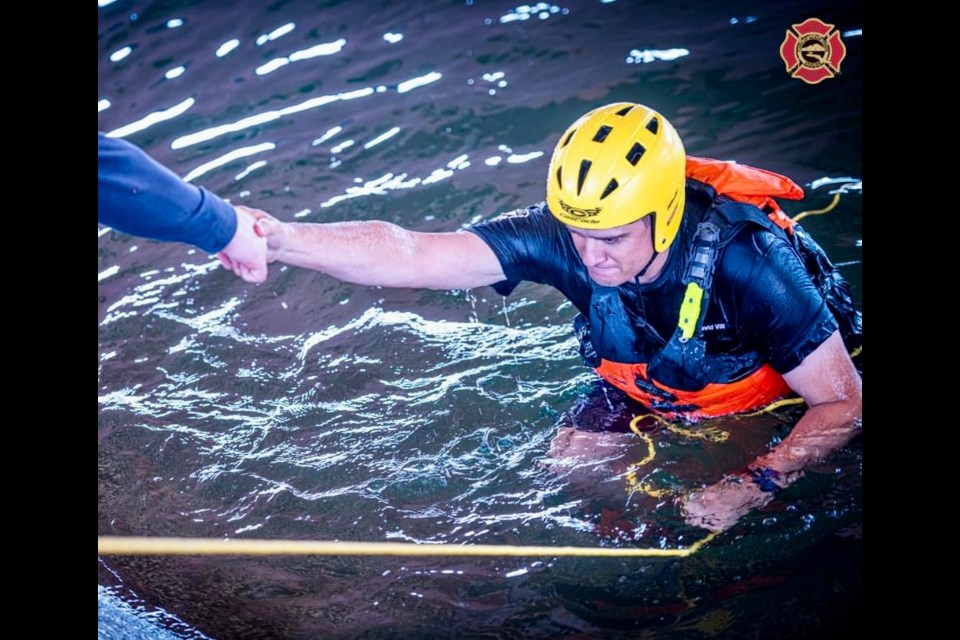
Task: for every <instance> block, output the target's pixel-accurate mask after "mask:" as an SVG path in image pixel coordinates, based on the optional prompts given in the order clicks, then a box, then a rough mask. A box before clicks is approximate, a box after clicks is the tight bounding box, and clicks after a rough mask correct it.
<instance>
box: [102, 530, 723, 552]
mask: <svg viewBox="0 0 960 640" xmlns="http://www.w3.org/2000/svg"><path fill="white" fill-rule="evenodd" d="M715 537H717V534H716V533H710V534H708V535H707V536H706V537H705V538H704V539H703V540H699V541H697V542H695V543H693V544H692V545H690V546H689V547H687V548H686V549H637V548H632V547H616V548H614V547H546V546H517V545H494V544H475V545H458V544H416V543H414V542H339V541H326V540H257V539H247V538H243V539H238V538H234V539H232V540H223V539H220V538H146V537H138V536H129V537H127V536H97V554H99V555H127V556H130V555H134V556H157V555H163V556H173V555H177V556H195V555H202V556H223V555H230V556H239V555H244V556H290V555H293V556H308V555H309V556H404V557H410V556H420V557H430V558H437V557H464V556H489V557H507V556H510V557H534V556H537V557H542V556H549V557H557V558H559V557H581V558H596V557H606V558H684V557H686V556H689V555H691V554H694V553H696V552H697V551H699V550H700V549H701V548H702V547H703V546H704V545H705V544H707V543H708V542H710V541H711V540H713V539H714V538H715Z"/></svg>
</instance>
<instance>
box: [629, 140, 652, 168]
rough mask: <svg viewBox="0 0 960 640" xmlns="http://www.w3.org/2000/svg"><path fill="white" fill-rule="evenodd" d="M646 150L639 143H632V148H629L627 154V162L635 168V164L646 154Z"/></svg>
mask: <svg viewBox="0 0 960 640" xmlns="http://www.w3.org/2000/svg"><path fill="white" fill-rule="evenodd" d="M646 151H647V150H646V149H644V148H643V145H642V144H640V143H639V142H634V143H633V146H632V147H631V148H630V152H629V153H627V162H629V163H630V164H632V165H633V166H637V163H638V162H640V157H641V156H642V155H643V154H644V153H646Z"/></svg>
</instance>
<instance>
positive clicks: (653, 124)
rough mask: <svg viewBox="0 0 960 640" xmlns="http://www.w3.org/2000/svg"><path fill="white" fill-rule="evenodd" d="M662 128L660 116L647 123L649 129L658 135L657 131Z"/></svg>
mask: <svg viewBox="0 0 960 640" xmlns="http://www.w3.org/2000/svg"><path fill="white" fill-rule="evenodd" d="M659 130H660V118H652V119H651V120H650V122H648V123H647V131H649V132H650V133H652V134H653V135H657V131H659Z"/></svg>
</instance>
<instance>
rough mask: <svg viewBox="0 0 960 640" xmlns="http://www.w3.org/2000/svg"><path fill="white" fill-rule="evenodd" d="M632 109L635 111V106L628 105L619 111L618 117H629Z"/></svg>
mask: <svg viewBox="0 0 960 640" xmlns="http://www.w3.org/2000/svg"><path fill="white" fill-rule="evenodd" d="M630 109H633V105H632V104H631V105H627V106H626V107H624V108H623V109H620V111H617V115H618V116H625V115H627V114H628V113H630Z"/></svg>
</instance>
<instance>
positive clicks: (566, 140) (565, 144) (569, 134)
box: [560, 129, 577, 148]
mask: <svg viewBox="0 0 960 640" xmlns="http://www.w3.org/2000/svg"><path fill="white" fill-rule="evenodd" d="M576 132H577V130H576V129H574V130H573V131H571V132H570V133H568V134H567V137H566V139H565V140H564V141H563V144H561V145H560V148H563V147H565V146H567V145H568V144H570V138H572V137H573V134H575V133H576Z"/></svg>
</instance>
